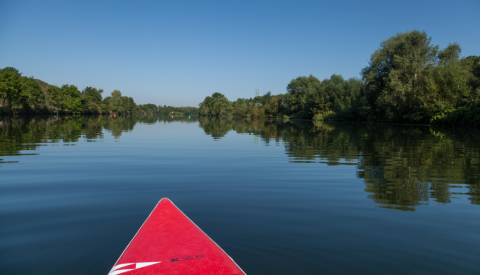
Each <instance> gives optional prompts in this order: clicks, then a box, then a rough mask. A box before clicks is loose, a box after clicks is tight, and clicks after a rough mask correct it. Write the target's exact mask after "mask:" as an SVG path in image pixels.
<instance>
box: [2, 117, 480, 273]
mask: <svg viewBox="0 0 480 275" xmlns="http://www.w3.org/2000/svg"><path fill="white" fill-rule="evenodd" d="M0 159H1V160H0V166H1V167H0V274H23V275H26V274H107V273H108V271H109V270H110V268H111V267H112V266H113V264H114V262H115V261H116V260H117V258H118V257H119V255H120V254H121V253H122V251H123V249H124V248H125V247H126V245H127V244H128V243H129V241H130V240H131V238H132V237H133V236H134V234H135V233H136V231H137V230H138V228H139V227H140V226H141V224H142V223H143V221H144V220H145V219H146V217H147V216H148V214H149V213H150V211H151V210H152V209H153V207H154V206H155V205H156V203H157V202H158V201H159V200H160V199H161V198H163V197H168V198H170V199H171V200H172V201H173V202H174V203H175V204H176V205H177V206H178V207H179V208H180V209H181V210H182V211H183V212H184V213H185V214H186V215H187V216H189V217H190V218H191V219H192V220H193V221H194V222H195V223H196V224H197V225H198V226H199V227H200V228H201V229H202V230H203V231H204V232H206V233H207V234H208V235H209V236H210V237H211V238H212V239H213V240H214V241H215V242H216V243H218V244H219V245H220V246H221V247H222V248H223V249H224V250H225V251H226V252H227V253H228V254H229V255H230V256H231V257H232V258H233V259H234V260H235V261H236V262H237V264H238V265H239V266H240V267H241V268H242V269H243V270H244V271H245V272H246V273H247V274H319V273H325V274H352V273H355V274H480V261H479V255H480V234H479V232H480V182H479V178H480V173H479V171H480V134H479V131H478V130H475V129H460V128H457V129H455V128H432V127H422V126H388V125H364V124H360V125H359V124H329V125H327V124H324V125H316V126H315V125H313V124H312V123H311V122H308V121H304V122H301V121H300V122H299V121H297V122H288V121H287V122H278V121H271V122H269V121H250V120H241V119H217V118H211V119H209V118H204V117H202V118H198V117H192V118H191V119H188V117H183V118H170V117H162V116H159V117H157V116H155V117H127V118H118V119H116V120H114V119H112V118H107V117H97V118H64V119H58V120H56V119H52V118H51V119H38V118H37V119H24V120H11V119H4V120H3V121H2V123H1V125H0Z"/></svg>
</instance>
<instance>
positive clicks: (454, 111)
mask: <svg viewBox="0 0 480 275" xmlns="http://www.w3.org/2000/svg"><path fill="white" fill-rule="evenodd" d="M461 52H462V50H461V48H460V45H459V44H457V43H453V44H449V45H448V46H447V47H446V48H445V49H440V48H439V46H434V45H432V44H431V38H430V37H428V36H427V34H426V33H425V32H420V31H417V30H414V31H409V32H405V33H398V34H396V35H394V36H392V37H390V38H389V39H387V40H385V41H383V42H382V43H381V44H380V48H379V49H378V50H376V51H375V52H374V53H373V54H372V55H371V58H370V61H369V63H368V65H367V66H366V67H365V68H364V69H363V70H362V71H361V73H360V74H361V79H357V78H350V79H347V80H345V79H344V78H343V77H342V76H340V75H336V74H333V75H332V76H331V77H330V78H328V79H324V80H323V81H320V80H319V79H318V78H316V77H314V76H312V75H310V76H308V77H307V76H301V77H297V78H296V79H293V80H292V81H291V82H290V83H289V84H288V85H287V88H286V89H287V93H285V94H280V95H272V94H271V93H270V92H268V93H267V94H264V95H263V96H261V97H255V98H253V99H252V98H250V99H245V98H239V99H237V100H236V101H234V102H231V101H229V100H228V99H227V98H226V97H225V96H224V95H222V94H220V93H214V94H213V95H212V96H207V97H206V98H205V100H204V101H203V102H202V103H200V104H199V114H201V115H206V116H226V117H228V116H241V117H272V118H274V117H276V118H299V119H312V118H313V119H315V120H323V119H327V120H342V121H375V122H395V123H412V122H413V123H432V124H433V123H438V124H472V123H473V124H477V125H479V124H480V57H479V56H468V57H463V58H462V57H461Z"/></svg>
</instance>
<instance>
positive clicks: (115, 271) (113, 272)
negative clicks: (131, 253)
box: [108, 261, 161, 275]
mask: <svg viewBox="0 0 480 275" xmlns="http://www.w3.org/2000/svg"><path fill="white" fill-rule="evenodd" d="M159 263H161V261H160V262H146V263H130V264H119V265H116V266H114V267H113V268H112V270H110V272H109V273H108V275H117V274H121V273H124V272H128V271H132V270H135V269H139V268H142V267H146V266H149V265H154V264H159ZM133 264H134V265H135V268H132V267H133V266H132V267H130V268H129V269H120V270H118V269H119V268H122V267H126V266H129V265H133Z"/></svg>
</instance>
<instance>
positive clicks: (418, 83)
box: [362, 30, 438, 121]
mask: <svg viewBox="0 0 480 275" xmlns="http://www.w3.org/2000/svg"><path fill="white" fill-rule="evenodd" d="M430 42H431V38H430V37H428V36H427V34H426V33H425V32H420V31H416V30H414V31H411V32H406V33H398V34H396V35H395V36H392V37H391V38H389V39H388V40H385V41H383V42H382V43H381V47H380V49H378V50H376V51H375V52H374V53H373V54H372V56H371V59H370V62H369V65H368V66H367V67H365V68H364V69H363V70H362V76H363V80H364V82H365V84H366V89H367V93H368V95H367V99H368V101H369V103H370V105H371V106H372V107H373V108H374V109H375V110H376V111H378V112H379V113H381V115H383V117H385V118H386V119H387V120H389V121H393V120H399V118H402V117H403V116H404V115H406V114H408V113H409V112H411V111H412V110H413V109H414V108H416V107H418V106H419V101H418V96H419V94H420V93H421V91H422V90H424V85H425V83H427V82H428V77H429V69H430V68H432V67H433V66H434V65H435V61H436V58H437V54H438V46H432V45H431V44H430Z"/></svg>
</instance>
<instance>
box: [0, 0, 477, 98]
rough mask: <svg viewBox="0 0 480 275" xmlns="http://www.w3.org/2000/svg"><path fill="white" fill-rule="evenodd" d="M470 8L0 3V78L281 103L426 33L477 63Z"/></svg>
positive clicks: (140, 94)
mask: <svg viewBox="0 0 480 275" xmlns="http://www.w3.org/2000/svg"><path fill="white" fill-rule="evenodd" d="M479 12H480V0H471V1H460V0H458V1H438V0H437V1H418V0H417V1H278V0H277V1H85V0H83V1H19V0H15V1H12V0H0V67H1V68H3V67H7V66H8V67H15V68H17V69H19V70H20V71H21V72H22V73H23V74H24V75H26V76H34V77H35V78H38V79H41V80H43V81H45V82H47V83H50V84H54V85H62V84H67V83H68V84H73V85H76V86H77V87H78V88H79V89H81V90H82V89H84V88H85V87H86V86H92V87H97V88H102V89H104V90H105V92H104V96H106V95H109V94H110V93H111V92H112V91H113V90H114V89H118V90H120V91H121V92H122V94H123V95H126V96H131V97H133V98H134V99H135V101H136V102H137V103H138V104H145V103H154V104H156V105H159V104H161V105H172V106H197V104H198V103H199V102H201V101H202V100H203V99H204V98H205V96H207V95H211V94H212V93H213V92H220V93H223V94H225V95H226V96H227V97H228V98H229V99H230V100H235V99H237V98H239V97H246V98H250V97H253V96H254V89H260V94H263V93H265V92H267V91H271V92H272V93H273V94H279V93H285V87H286V86H287V84H288V83H289V82H290V81H291V80H292V79H293V78H296V77H298V76H302V75H310V74H312V75H314V76H316V77H318V78H320V79H323V78H327V77H329V76H330V75H331V74H333V73H337V74H341V75H343V76H344V77H345V78H349V77H359V73H360V70H361V69H362V68H364V67H365V66H366V65H367V62H368V60H369V58H370V55H371V54H372V53H373V52H374V51H375V50H376V49H377V48H378V47H379V44H380V42H381V41H382V40H385V39H388V38H389V37H391V36H392V35H394V34H396V33H397V32H404V31H407V30H413V29H417V30H421V31H426V32H427V34H428V35H429V36H431V37H432V43H433V44H435V45H440V47H442V48H443V47H445V46H447V45H448V43H449V42H458V43H459V44H460V45H461V47H462V49H463V53H462V54H463V55H464V56H468V55H480V13H479Z"/></svg>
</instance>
